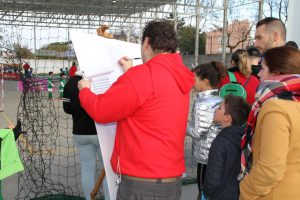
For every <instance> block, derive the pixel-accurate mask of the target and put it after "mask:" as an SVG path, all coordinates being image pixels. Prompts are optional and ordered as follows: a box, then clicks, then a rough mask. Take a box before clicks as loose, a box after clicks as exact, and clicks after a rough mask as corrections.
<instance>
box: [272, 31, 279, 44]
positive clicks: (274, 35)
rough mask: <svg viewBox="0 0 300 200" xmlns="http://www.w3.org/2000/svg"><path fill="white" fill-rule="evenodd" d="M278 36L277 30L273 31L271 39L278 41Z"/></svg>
mask: <svg viewBox="0 0 300 200" xmlns="http://www.w3.org/2000/svg"><path fill="white" fill-rule="evenodd" d="M279 38H280V34H279V32H277V31H275V32H274V33H273V41H274V42H277V41H279Z"/></svg>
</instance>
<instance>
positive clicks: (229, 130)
mask: <svg viewBox="0 0 300 200" xmlns="http://www.w3.org/2000/svg"><path fill="white" fill-rule="evenodd" d="M244 130H245V129H244V128H243V127H241V126H228V127H225V128H223V129H222V131H221V132H220V133H219V135H220V136H221V137H224V138H226V139H227V140H229V141H231V142H232V144H234V146H236V147H237V148H239V149H240V148H241V140H242V136H243V134H244Z"/></svg>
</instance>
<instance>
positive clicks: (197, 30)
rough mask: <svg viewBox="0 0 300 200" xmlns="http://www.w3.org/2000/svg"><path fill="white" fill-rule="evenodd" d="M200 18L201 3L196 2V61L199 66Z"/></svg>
mask: <svg viewBox="0 0 300 200" xmlns="http://www.w3.org/2000/svg"><path fill="white" fill-rule="evenodd" d="M199 16H200V1H199V0H197V1H196V33H195V61H194V64H195V65H196V66H197V65H198V62H199V23H200V22H199V21H200V20H199Z"/></svg>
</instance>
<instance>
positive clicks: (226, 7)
mask: <svg viewBox="0 0 300 200" xmlns="http://www.w3.org/2000/svg"><path fill="white" fill-rule="evenodd" d="M223 7H224V16H223V36H222V62H223V64H224V65H226V41H227V9H228V0H224V1H223Z"/></svg>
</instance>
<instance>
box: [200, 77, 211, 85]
mask: <svg viewBox="0 0 300 200" xmlns="http://www.w3.org/2000/svg"><path fill="white" fill-rule="evenodd" d="M202 81H203V82H204V84H205V85H210V82H209V80H208V79H207V78H205V79H203V80H202Z"/></svg>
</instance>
